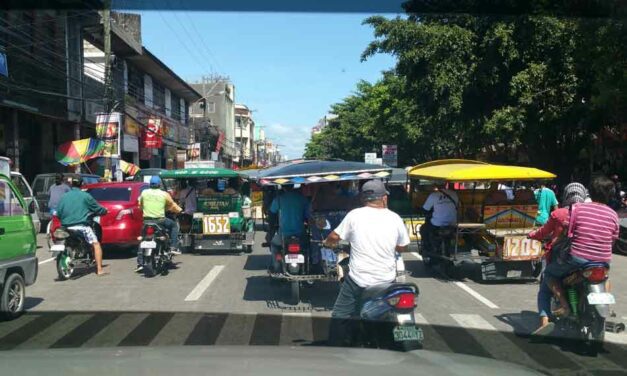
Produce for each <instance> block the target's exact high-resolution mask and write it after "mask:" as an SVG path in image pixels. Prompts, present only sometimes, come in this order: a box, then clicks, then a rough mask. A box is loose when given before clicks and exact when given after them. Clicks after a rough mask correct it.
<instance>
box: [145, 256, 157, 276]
mask: <svg viewBox="0 0 627 376" xmlns="http://www.w3.org/2000/svg"><path fill="white" fill-rule="evenodd" d="M155 271H156V265H155V258H154V256H152V255H151V256H144V277H146V278H152V277H154V276H155Z"/></svg>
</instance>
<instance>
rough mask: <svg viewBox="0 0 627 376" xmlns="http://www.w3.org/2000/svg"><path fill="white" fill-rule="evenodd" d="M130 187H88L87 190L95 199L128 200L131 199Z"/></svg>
mask: <svg viewBox="0 0 627 376" xmlns="http://www.w3.org/2000/svg"><path fill="white" fill-rule="evenodd" d="M131 191H132V189H131V188H112V187H102V188H90V189H88V190H87V192H88V193H89V194H90V195H92V197H93V198H95V199H96V201H126V202H128V201H130V200H131Z"/></svg>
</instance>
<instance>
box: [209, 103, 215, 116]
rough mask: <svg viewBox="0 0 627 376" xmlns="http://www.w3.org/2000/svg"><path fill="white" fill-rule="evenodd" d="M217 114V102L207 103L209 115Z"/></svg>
mask: <svg viewBox="0 0 627 376" xmlns="http://www.w3.org/2000/svg"><path fill="white" fill-rule="evenodd" d="M215 112H216V102H207V113H210V114H214V113H215Z"/></svg>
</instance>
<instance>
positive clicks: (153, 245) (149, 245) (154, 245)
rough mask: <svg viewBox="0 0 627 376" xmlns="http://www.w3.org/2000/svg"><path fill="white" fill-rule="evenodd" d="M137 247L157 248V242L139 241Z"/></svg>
mask: <svg viewBox="0 0 627 376" xmlns="http://www.w3.org/2000/svg"><path fill="white" fill-rule="evenodd" d="M139 248H157V242H155V241H145V242H141V243H139Z"/></svg>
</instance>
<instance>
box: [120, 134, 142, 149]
mask: <svg viewBox="0 0 627 376" xmlns="http://www.w3.org/2000/svg"><path fill="white" fill-rule="evenodd" d="M122 151H127V152H130V153H138V152H139V139H138V138H137V137H135V136H129V135H128V134H126V133H125V134H124V135H123V136H122Z"/></svg>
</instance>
